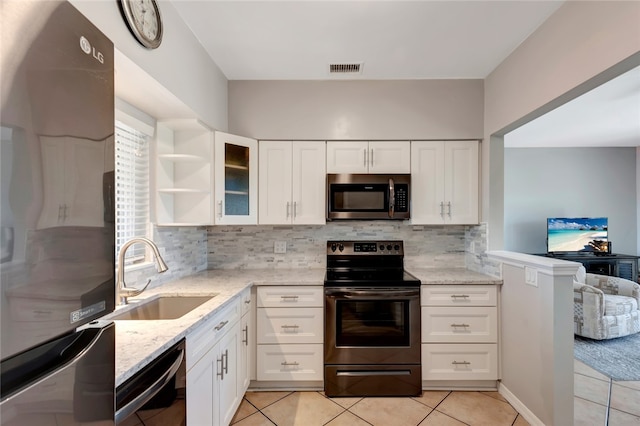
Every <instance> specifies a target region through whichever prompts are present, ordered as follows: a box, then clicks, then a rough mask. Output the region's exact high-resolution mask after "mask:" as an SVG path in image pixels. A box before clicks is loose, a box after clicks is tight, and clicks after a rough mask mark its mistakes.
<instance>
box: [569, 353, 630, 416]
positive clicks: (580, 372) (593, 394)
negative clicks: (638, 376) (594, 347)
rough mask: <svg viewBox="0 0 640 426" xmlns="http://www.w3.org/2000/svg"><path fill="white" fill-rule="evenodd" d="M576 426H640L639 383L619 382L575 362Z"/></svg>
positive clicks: (574, 403) (574, 399) (574, 404)
mask: <svg viewBox="0 0 640 426" xmlns="http://www.w3.org/2000/svg"><path fill="white" fill-rule="evenodd" d="M574 366H575V367H574V385H573V388H574V398H573V401H574V402H573V406H574V422H573V423H574V425H575V426H594V425H597V426H600V425H605V426H639V425H640V382H618V381H613V380H611V379H610V378H608V377H607V376H605V375H603V374H601V373H599V372H598V371H596V370H594V369H592V368H591V367H589V366H587V365H585V364H583V363H581V362H580V361H577V360H576V361H574Z"/></svg>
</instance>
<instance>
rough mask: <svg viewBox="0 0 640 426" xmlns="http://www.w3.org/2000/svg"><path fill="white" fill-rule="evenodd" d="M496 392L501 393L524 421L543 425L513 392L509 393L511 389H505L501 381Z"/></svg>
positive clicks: (535, 425)
mask: <svg viewBox="0 0 640 426" xmlns="http://www.w3.org/2000/svg"><path fill="white" fill-rule="evenodd" d="M498 393H499V394H500V395H502V396H503V397H504V399H506V400H507V401H508V402H509V404H511V405H512V406H513V408H515V409H516V411H517V412H518V413H520V415H521V416H522V417H524V419H525V420H526V421H528V422H529V424H530V425H531V426H545V424H544V423H543V422H542V421H541V420H540V419H539V418H537V417H536V415H535V414H533V412H532V411H531V410H529V408H527V406H526V405H524V404H523V403H522V401H520V400H519V399H518V398H517V397H516V396H515V395H514V394H513V393H511V391H510V390H509V389H507V387H506V386H505V385H503V384H502V382H500V383H499V384H498Z"/></svg>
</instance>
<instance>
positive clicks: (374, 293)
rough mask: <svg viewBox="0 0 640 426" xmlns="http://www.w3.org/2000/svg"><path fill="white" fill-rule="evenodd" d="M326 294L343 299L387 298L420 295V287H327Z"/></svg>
mask: <svg viewBox="0 0 640 426" xmlns="http://www.w3.org/2000/svg"><path fill="white" fill-rule="evenodd" d="M325 295H326V296H329V297H335V298H341V299H360V300H362V299H380V298H383V299H386V298H390V297H417V298H419V297H420V289H414V288H411V289H406V290H405V289H395V288H394V289H384V290H383V289H376V290H362V289H349V290H345V289H325Z"/></svg>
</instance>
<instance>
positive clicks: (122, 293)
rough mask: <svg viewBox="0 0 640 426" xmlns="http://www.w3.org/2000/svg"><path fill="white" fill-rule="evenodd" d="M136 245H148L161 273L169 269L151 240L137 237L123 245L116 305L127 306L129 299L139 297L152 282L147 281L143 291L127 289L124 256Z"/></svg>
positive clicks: (120, 256) (119, 256)
mask: <svg viewBox="0 0 640 426" xmlns="http://www.w3.org/2000/svg"><path fill="white" fill-rule="evenodd" d="M136 243H144V244H146V245H148V246H149V248H151V250H152V251H153V255H154V256H155V258H156V268H157V270H158V272H159V273H163V272H166V271H167V270H168V269H169V267H168V266H167V264H166V263H165V262H164V260H163V259H162V256H160V251H159V250H158V246H156V245H155V243H154V242H153V241H151V240H150V239H148V238H143V237H137V238H132V239H130V240H129V241H127V242H126V243H124V244H123V245H122V248H121V249H120V253H119V254H118V277H117V281H116V292H117V293H116V303H118V304H120V305H126V304H127V302H128V300H127V298H129V297H134V296H137V295H139V294H140V293H142V292H143V291H144V290H145V289H146V288H147V286H148V285H149V283H150V282H151V280H149V281H147V283H146V284H145V285H144V287H142V288H141V289H138V288H131V287H127V284H126V283H125V282H124V254H125V252H126V251H127V249H128V248H129V247H130V246H132V245H133V244H136Z"/></svg>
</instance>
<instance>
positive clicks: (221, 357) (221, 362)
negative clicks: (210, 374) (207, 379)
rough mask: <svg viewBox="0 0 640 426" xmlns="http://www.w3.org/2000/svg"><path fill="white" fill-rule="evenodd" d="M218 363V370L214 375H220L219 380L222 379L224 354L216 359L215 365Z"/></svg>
mask: <svg viewBox="0 0 640 426" xmlns="http://www.w3.org/2000/svg"><path fill="white" fill-rule="evenodd" d="M218 363H220V372H219V373H218V372H216V376H219V377H220V380H224V355H220V359H216V365H217V364H218Z"/></svg>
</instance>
